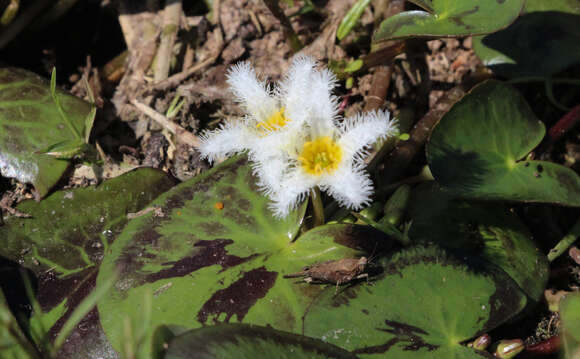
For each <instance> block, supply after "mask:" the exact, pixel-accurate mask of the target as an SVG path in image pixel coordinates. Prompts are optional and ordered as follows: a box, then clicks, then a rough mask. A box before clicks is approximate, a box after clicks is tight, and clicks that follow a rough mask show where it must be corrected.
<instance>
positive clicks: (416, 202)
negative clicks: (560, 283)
mask: <svg viewBox="0 0 580 359" xmlns="http://www.w3.org/2000/svg"><path fill="white" fill-rule="evenodd" d="M410 203H411V206H410V207H409V208H408V212H409V217H410V218H409V220H410V221H411V223H412V225H411V229H410V233H409V236H410V237H411V238H412V239H413V240H415V241H422V242H435V243H437V244H439V245H441V246H445V247H448V248H453V249H457V250H461V251H465V252H468V253H470V254H471V255H473V256H478V257H480V258H482V259H484V260H486V261H488V262H490V263H493V264H495V265H497V266H498V267H500V268H501V269H503V270H504V271H505V272H506V273H507V274H508V275H509V276H510V277H511V278H512V279H513V280H514V281H515V282H516V283H517V284H518V285H519V286H520V288H521V289H522V291H524V292H525V293H526V294H527V295H528V296H529V297H530V298H532V299H533V300H535V301H538V300H540V298H542V296H543V294H544V289H545V287H546V283H547V281H548V275H549V265H548V260H547V258H546V256H545V255H544V254H543V253H542V252H541V251H540V250H539V248H538V247H537V245H536V244H535V243H534V241H533V239H532V235H531V233H530V232H529V231H528V229H527V228H526V227H525V226H524V225H523V223H521V221H520V220H519V218H518V217H517V216H516V215H515V214H514V213H512V212H510V211H509V210H508V209H507V208H505V207H504V206H502V205H500V204H491V203H470V202H466V201H462V200H455V199H453V198H452V197H451V196H449V194H447V193H444V192H441V191H440V190H439V189H438V188H437V186H423V187H422V188H418V189H415V190H414V192H413V197H412V200H411V201H410Z"/></svg>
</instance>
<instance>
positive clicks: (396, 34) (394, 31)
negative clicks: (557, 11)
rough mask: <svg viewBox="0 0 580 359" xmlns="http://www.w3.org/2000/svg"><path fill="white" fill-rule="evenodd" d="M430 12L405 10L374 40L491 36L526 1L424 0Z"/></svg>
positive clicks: (512, 18)
mask: <svg viewBox="0 0 580 359" xmlns="http://www.w3.org/2000/svg"><path fill="white" fill-rule="evenodd" d="M419 3H420V4H421V5H422V7H423V8H424V9H425V10H427V11H417V10H414V11H404V12H402V13H399V14H397V15H395V16H392V17H389V18H388V19H386V20H385V21H383V22H382V23H381V26H380V27H379V29H378V30H377V32H376V33H375V35H374V38H373V41H374V42H380V41H385V40H391V39H400V38H407V37H417V36H421V37H454V36H467V35H475V34H488V33H490V32H494V31H497V30H499V29H502V28H504V27H506V26H508V25H509V24H511V23H512V22H513V21H514V20H515V19H516V18H517V17H518V15H519V13H520V11H521V9H522V6H523V5H524V1H523V0H492V1H491V0H490V1H463V0H422V1H420V2H419Z"/></svg>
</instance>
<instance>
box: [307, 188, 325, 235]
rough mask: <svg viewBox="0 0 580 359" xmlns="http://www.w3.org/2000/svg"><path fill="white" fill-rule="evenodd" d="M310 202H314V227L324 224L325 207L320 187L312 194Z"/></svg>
mask: <svg viewBox="0 0 580 359" xmlns="http://www.w3.org/2000/svg"><path fill="white" fill-rule="evenodd" d="M310 201H312V210H313V217H314V227H318V226H321V225H323V224H324V205H323V204H322V195H321V193H320V188H318V186H316V187H314V188H313V189H312V191H311V192H310Z"/></svg>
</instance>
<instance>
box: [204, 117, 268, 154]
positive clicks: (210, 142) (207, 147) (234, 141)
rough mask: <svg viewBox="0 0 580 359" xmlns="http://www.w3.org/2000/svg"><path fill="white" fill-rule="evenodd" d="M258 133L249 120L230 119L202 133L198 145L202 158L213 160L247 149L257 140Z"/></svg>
mask: <svg viewBox="0 0 580 359" xmlns="http://www.w3.org/2000/svg"><path fill="white" fill-rule="evenodd" d="M257 137H258V136H257V135H256V133H255V132H253V131H251V130H250V129H249V127H248V124H247V120H246V121H244V120H235V121H228V122H226V123H224V124H222V125H221V126H220V128H218V129H216V130H213V131H205V132H204V133H202V134H201V136H200V139H201V144H200V145H199V147H198V150H199V152H200V153H201V158H207V159H208V160H209V161H210V162H213V161H215V160H217V159H218V158H221V157H229V156H232V155H235V154H237V153H240V152H242V151H244V150H246V149H247V148H248V147H249V144H251V143H252V142H254V141H256V139H257Z"/></svg>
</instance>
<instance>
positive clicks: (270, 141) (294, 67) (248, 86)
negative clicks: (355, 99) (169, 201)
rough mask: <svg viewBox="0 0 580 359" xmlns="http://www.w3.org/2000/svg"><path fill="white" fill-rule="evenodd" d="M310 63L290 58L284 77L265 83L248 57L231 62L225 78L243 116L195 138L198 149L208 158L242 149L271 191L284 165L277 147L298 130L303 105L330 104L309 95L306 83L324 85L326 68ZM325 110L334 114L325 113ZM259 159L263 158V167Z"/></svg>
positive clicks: (302, 119) (306, 59) (304, 114)
mask: <svg viewBox="0 0 580 359" xmlns="http://www.w3.org/2000/svg"><path fill="white" fill-rule="evenodd" d="M315 66H316V64H315V62H314V61H313V60H312V59H311V58H309V57H306V56H298V57H296V58H295V59H294V60H293V62H292V64H291V66H290V68H289V70H288V73H287V74H286V76H285V77H284V79H283V80H282V81H281V82H280V83H279V84H278V86H277V87H275V88H271V87H270V86H269V85H268V84H267V83H265V82H262V81H260V80H259V79H258V76H257V75H256V73H255V71H254V70H253V69H252V67H251V66H250V64H249V63H248V62H242V63H239V64H237V65H235V66H233V67H232V68H231V69H230V70H229V71H228V73H227V83H228V84H229V86H230V89H231V91H232V92H233V94H234V96H235V98H236V100H237V101H238V102H239V104H240V105H241V107H242V108H243V109H244V110H245V112H246V114H247V115H246V116H245V117H243V118H241V119H236V120H234V121H228V122H226V123H224V124H223V125H221V127H220V128H218V129H217V130H214V131H206V132H204V133H203V134H202V135H201V136H200V137H201V145H200V146H199V148H198V149H199V151H200V153H201V156H202V158H207V159H208V160H209V161H210V162H211V161H214V160H217V159H219V158H223V157H230V156H232V155H234V154H237V153H242V152H245V151H247V153H248V156H249V159H250V161H252V163H253V165H254V170H255V173H256V175H257V177H258V180H259V183H258V184H259V185H260V186H261V188H263V189H264V190H265V192H266V193H267V194H269V193H271V192H272V191H273V188H274V187H275V185H276V183H278V182H279V181H280V175H281V173H282V170H283V168H284V166H285V163H284V162H285V159H284V156H283V154H282V153H281V152H280V151H282V148H284V145H286V144H288V141H289V139H290V138H292V136H289V135H288V134H289V133H291V132H296V131H300V130H301V129H302V127H303V123H304V122H305V121H306V120H307V119H308V117H309V113H308V112H309V109H310V108H312V107H313V106H314V104H315V103H316V102H318V101H322V102H326V103H330V102H333V101H335V100H334V99H333V98H330V97H328V96H329V92H328V91H324V92H323V95H325V96H327V98H324V97H323V98H315V97H313V96H311V95H312V93H311V90H312V86H314V87H315V88H316V87H321V86H326V84H327V83H328V79H326V77H328V76H329V74H328V73H326V72H325V73H320V72H319V71H317V70H316V69H315ZM329 115H334V113H333V114H329ZM264 163H268V166H267V167H268V169H267V171H266V170H265V169H264V165H263V164H264Z"/></svg>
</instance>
